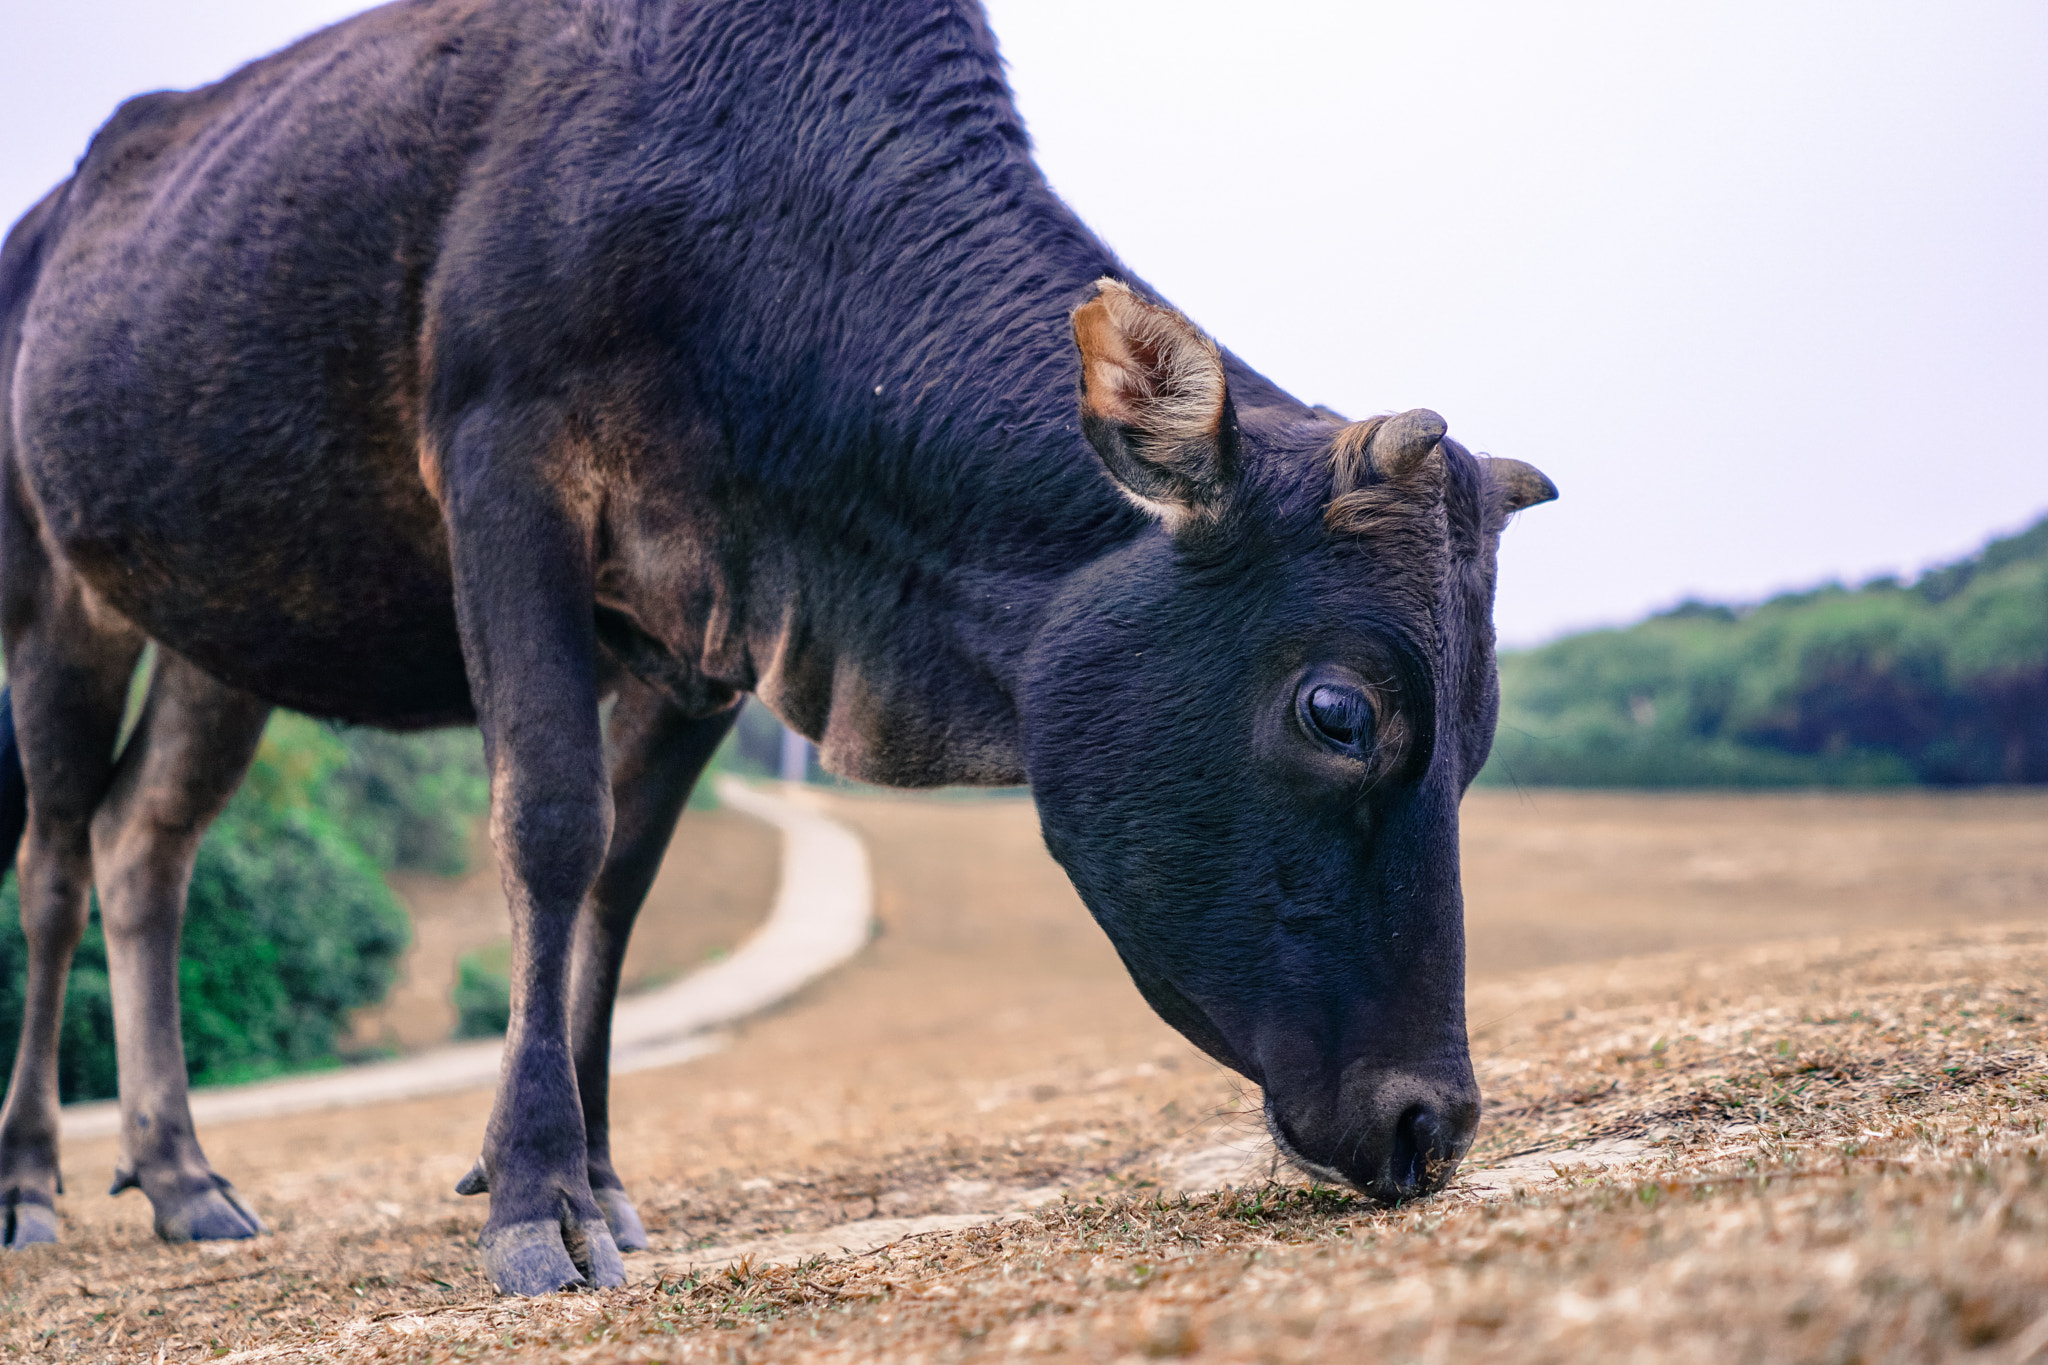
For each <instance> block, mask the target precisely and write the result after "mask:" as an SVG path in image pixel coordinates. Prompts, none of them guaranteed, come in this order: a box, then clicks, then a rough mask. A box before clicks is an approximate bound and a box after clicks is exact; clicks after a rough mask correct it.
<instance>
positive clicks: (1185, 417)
mask: <svg viewBox="0 0 2048 1365" xmlns="http://www.w3.org/2000/svg"><path fill="white" fill-rule="evenodd" d="M1074 344H1075V345H1076V346H1078V347H1080V349H1081V429H1082V431H1084V432H1085V433H1087V436H1088V441H1089V444H1091V445H1093V446H1094V447H1095V451H1096V453H1097V454H1098V455H1100V456H1101V457H1102V463H1103V465H1104V466H1105V467H1106V468H1107V469H1108V470H1109V475H1110V477H1111V478H1113V479H1115V480H1116V482H1117V485H1118V486H1119V487H1120V488H1122V489H1123V491H1124V493H1125V495H1126V496H1127V497H1129V498H1130V499H1131V501H1132V502H1135V503H1137V504H1138V505H1139V506H1140V507H1143V508H1144V509H1145V510H1147V511H1148V512H1151V513H1152V514H1153V515H1155V516H1157V517H1158V518H1159V519H1160V520H1162V521H1164V522H1165V523H1166V525H1167V527H1168V528H1169V529H1178V528H1180V527H1181V526H1184V525H1186V524H1187V523H1188V522H1190V521H1194V520H1198V519H1201V518H1204V517H1213V516H1215V515H1216V514H1217V513H1219V512H1220V511H1221V510H1222V508H1223V505H1224V502H1225V500H1226V496H1227V494H1228V492H1229V486H1230V483H1231V480H1232V478H1233V475H1234V468H1233V466H1234V463H1235V456H1236V441H1237V431H1236V423H1235V421H1234V420H1233V419H1232V417H1231V411H1230V391H1229V386H1228V385H1227V384H1226V383H1225V382H1224V378H1223V356H1222V353H1221V352H1219V351H1218V350H1217V349H1216V343H1215V342H1213V341H1211V340H1209V338H1208V337H1206V336H1204V335H1202V333H1201V331H1200V329H1198V328H1197V327H1196V326H1195V325H1194V324H1193V323H1191V322H1189V321H1188V320H1187V319H1186V318H1184V317H1182V316H1181V315H1180V314H1179V313H1176V312H1174V311H1173V310H1172V309H1171V308H1164V307H1161V306H1160V305H1158V304H1156V303H1149V302H1147V301H1146V300H1144V299H1141V298H1139V297H1138V296H1137V295H1136V294H1134V293H1132V292H1131V290H1130V287H1129V286H1128V285H1125V284H1123V283H1121V282H1120V281H1117V280H1111V279H1104V280H1099V281H1097V282H1096V286H1095V295H1094V297H1092V298H1090V299H1089V300H1088V301H1087V302H1086V303H1084V304H1082V305H1081V306H1080V307H1079V308H1076V309H1075V310H1074Z"/></svg>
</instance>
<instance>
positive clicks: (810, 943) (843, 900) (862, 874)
mask: <svg viewBox="0 0 2048 1365" xmlns="http://www.w3.org/2000/svg"><path fill="white" fill-rule="evenodd" d="M718 795H719V799H720V800H722V801H724V802H725V804H726V805H728V806H730V807H732V808H733V809H734V810H737V811H740V812H742V813H744V814H747V815H752V816H754V817H756V818H758V819H761V820H765V821H766V822H768V823H769V824H771V825H774V826H775V827H776V828H777V829H779V830H780V831H781V832H782V875H781V884H780V885H779V886H778V887H777V889H776V892H775V903H774V905H773V907H772V908H771V909H770V910H769V912H768V919H767V921H766V922H765V923H764V924H762V926H761V927H760V928H759V929H757V930H756V931H755V932H754V934H753V936H752V937H751V938H749V939H748V940H747V941H746V942H745V943H743V944H741V945H740V947H739V949H738V951H736V952H734V953H733V955H732V956H731V957H728V958H726V959H724V960H723V961H721V962H718V963H716V964H714V965H712V966H709V967H705V968H703V969H701V970H699V971H695V972H692V973H691V974H690V975H688V976H686V977H684V978H683V979H682V980H680V981H678V982H676V983H674V984H673V985H669V986H664V987H662V988H661V989H659V990H655V991H649V992H647V993H646V994H644V995H635V996H629V997H627V998H626V999H624V1000H621V1001H620V1002H619V1007H618V1012H617V1014H616V1015H615V1016H614V1018H613V1021H612V1071H613V1072H614V1073H615V1074H616V1073H620V1072H626V1071H641V1070H646V1069H648V1068H650V1067H657V1066H667V1065H670V1064H672V1063H675V1062H681V1061H687V1060H689V1059H690V1058H692V1057H701V1056H703V1055H704V1054H705V1053H707V1052H713V1051H716V1050H717V1049H718V1048H719V1047H720V1046H721V1045H722V1044H721V1042H720V1040H719V1039H718V1038H717V1037H716V1036H715V1035H714V1034H712V1033H711V1032H710V1031H711V1030H713V1029H715V1028H718V1027H719V1026H721V1025H724V1024H730V1023H733V1022H735V1021H737V1020H740V1019H743V1018H745V1017H746V1016H747V1015H750V1014H755V1013H758V1012H759V1011H761V1010H763V1009H766V1008H767V1007H768V1006H770V1005H773V1004H775V1003H776V1002H777V1001H780V1000H784V999H787V998H788V997H789V996H790V995H792V994H794V993H795V992H797V991H798V990H800V989H802V988H803V987H804V986H805V985H807V984H809V983H810V982H812V981H814V980H816V979H817V978H818V977H820V976H822V975H824V974H825V973H826V972H828V971H831V970H832V969H833V968H834V967H836V966H838V965H839V964H840V963H842V962H845V961H846V960H847V959H848V958H850V957H852V956H853V955H854V954H855V953H857V952H859V951H860V950H861V948H862V947H863V946H864V945H865V944H866V943H867V941H868V938H869V934H870V926H871V924H872V920H873V913H874V894H873V882H872V879H871V878H870V877H869V875H868V855H867V850H866V848H865V847H863V846H862V844H861V841H860V839H859V838H858V837H856V836H855V835H854V833H853V832H852V831H851V830H849V829H847V828H846V827H845V826H844V825H841V824H839V823H838V822H837V821H834V820H830V819H827V818H826V817H825V816H824V815H821V814H819V813H818V812H817V811H816V810H815V809H813V808H812V806H811V804H810V803H809V802H808V801H806V800H805V799H804V793H803V792H801V790H798V791H795V792H789V791H784V792H783V793H781V794H771V793H769V792H765V791H756V790H754V789H753V788H750V787H748V786H746V785H744V784H743V783H741V782H739V781H737V780H735V779H733V778H730V777H725V778H720V779H718ZM503 1052H504V1045H503V1043H501V1042H499V1041H497V1040H491V1041H487V1042H478V1043H460V1044H454V1045H451V1046H448V1047H442V1048H435V1049H434V1050H433V1051H431V1052H421V1053H416V1054H414V1055H413V1056H410V1057H401V1058H397V1059H395V1060H392V1061H388V1062H371V1063H368V1064H366V1065H363V1066H355V1067H349V1068H347V1069H346V1070H342V1071H327V1072H321V1073H319V1074H317V1075H311V1076H287V1077H282V1078H280V1079H277V1080H273V1081H257V1082H254V1083H252V1084H249V1085H238V1086H223V1087H220V1088H218V1089H203V1090H196V1091H194V1092H193V1093H192V1118H193V1121H194V1122H195V1123H199V1124H208V1125H210V1124H217V1123H227V1122H231V1121H233V1120H236V1119H253V1118H268V1117H271V1116H272V1115H276V1114H292V1113H299V1112H302V1111H305V1110H309V1109H341V1108H347V1107H351V1106H354V1105H362V1104H376V1103H378V1102H380V1101H383V1100H399V1099H409V1098H412V1097H413V1096H417V1095H438V1094H445V1093H447V1092H448V1091H451V1090H465V1089H476V1088H482V1087H486V1086H492V1085H495V1084H497V1080H498V1065H499V1061H500V1059H501V1057H502V1055H503ZM63 1121H64V1129H63V1135H64V1137H65V1138H67V1139H77V1138H88V1137H105V1136H109V1135H111V1134H114V1133H117V1132H119V1131H120V1125H121V1111H120V1107H119V1105H118V1104H116V1103H115V1102H114V1101H112V1100H101V1101H95V1102H93V1103H90V1104H72V1105H66V1106H65V1108H64V1120H63Z"/></svg>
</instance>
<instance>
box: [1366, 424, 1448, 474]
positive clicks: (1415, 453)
mask: <svg viewBox="0 0 2048 1365" xmlns="http://www.w3.org/2000/svg"><path fill="white" fill-rule="evenodd" d="M1449 430H1450V427H1449V426H1448V425H1446V424H1445V422H1444V419H1443V418H1441V417H1439V416H1437V415H1436V414H1435V413H1433V412H1431V411H1430V410H1429V409H1428V408H1410V409H1409V410H1408V411H1406V412H1403V413H1397V414H1395V415H1394V416H1392V417H1389V418H1388V419H1387V420H1386V421H1384V422H1382V423H1380V425H1379V430H1377V431H1375V432H1374V433H1373V434H1372V452H1371V455H1372V467H1373V471H1374V472H1375V473H1377V474H1378V475H1379V476H1380V477H1381V478H1383V479H1386V480H1388V481H1390V482H1393V483H1400V482H1402V481H1404V480H1406V479H1407V478H1408V476H1409V475H1411V474H1413V473H1414V472H1415V471H1416V470H1417V469H1420V468H1421V467H1422V462H1423V461H1424V460H1426V459H1428V458H1429V452H1430V451H1432V450H1435V449H1436V447H1437V442H1439V441H1441V440H1443V438H1444V433H1445V432H1447V431H1449Z"/></svg>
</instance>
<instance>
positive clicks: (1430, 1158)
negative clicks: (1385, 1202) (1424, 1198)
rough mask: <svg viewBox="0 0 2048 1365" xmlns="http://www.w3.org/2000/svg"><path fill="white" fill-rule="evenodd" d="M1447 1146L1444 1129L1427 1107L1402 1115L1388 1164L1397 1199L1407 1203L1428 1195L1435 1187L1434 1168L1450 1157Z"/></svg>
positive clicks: (1396, 1127) (1395, 1127)
mask: <svg viewBox="0 0 2048 1365" xmlns="http://www.w3.org/2000/svg"><path fill="white" fill-rule="evenodd" d="M1448 1145H1449V1144H1447V1143H1446V1142H1445V1141H1444V1133H1443V1125H1442V1124H1440V1123H1439V1122H1438V1121H1437V1117H1436V1114H1435V1113H1434V1112H1432V1111H1431V1110H1430V1109H1428V1108H1427V1107H1425V1106H1423V1105H1419V1104H1418V1105H1416V1106H1415V1107H1414V1108H1412V1109H1410V1110H1409V1111H1408V1112H1407V1113H1405V1114H1403V1115H1401V1118H1400V1120H1399V1122H1397V1123H1396V1124H1395V1125H1394V1154H1393V1160H1392V1161H1391V1162H1389V1163H1388V1164H1389V1168H1390V1169H1389V1171H1388V1174H1389V1175H1390V1176H1391V1177H1392V1178H1393V1183H1394V1190H1395V1197H1396V1198H1398V1199H1406V1198H1408V1197H1410V1196H1411V1195H1417V1194H1422V1193H1425V1192H1426V1191H1428V1190H1429V1189H1430V1188H1431V1186H1433V1185H1434V1184H1435V1183H1436V1182H1435V1180H1434V1178H1433V1177H1434V1168H1435V1166H1436V1165H1437V1163H1438V1162H1440V1161H1442V1160H1443V1159H1444V1158H1445V1157H1447V1156H1448V1155H1450V1153H1449V1152H1448V1151H1447V1150H1446V1148H1447V1147H1448Z"/></svg>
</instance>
